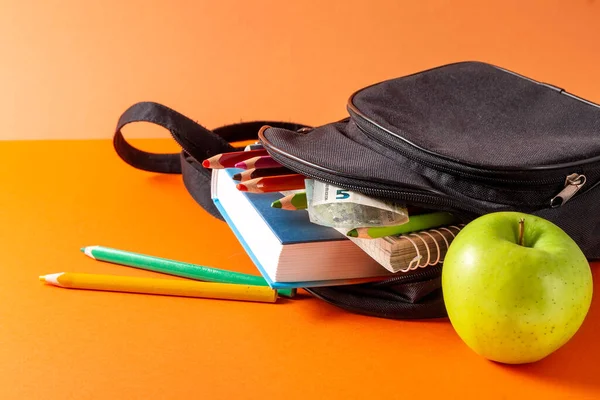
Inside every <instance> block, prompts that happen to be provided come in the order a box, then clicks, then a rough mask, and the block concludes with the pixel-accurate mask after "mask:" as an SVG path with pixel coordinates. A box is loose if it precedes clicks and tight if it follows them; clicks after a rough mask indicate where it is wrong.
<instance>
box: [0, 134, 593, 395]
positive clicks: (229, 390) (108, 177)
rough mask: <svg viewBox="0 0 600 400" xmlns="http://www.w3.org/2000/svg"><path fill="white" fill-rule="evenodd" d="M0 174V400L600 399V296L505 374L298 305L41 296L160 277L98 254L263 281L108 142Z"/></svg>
mask: <svg viewBox="0 0 600 400" xmlns="http://www.w3.org/2000/svg"><path fill="white" fill-rule="evenodd" d="M138 144H139V145H140V146H142V147H143V148H145V149H154V150H157V149H160V150H167V148H173V146H172V143H171V141H164V140H150V141H142V142H138ZM0 159H1V160H2V167H1V168H0V182H1V183H2V192H1V195H0V243H2V251H1V252H0V268H1V271H2V279H1V280H0V343H1V345H0V398H1V399H3V400H12V399H27V400H35V399H45V400H48V399H61V400H65V399H77V400H82V399H145V400H152V399H184V398H204V399H241V398H243V399H266V398H269V399H272V398H285V399H296V398H298V399H300V398H303V399H310V398H319V399H334V398H335V399H338V398H339V399H358V398H373V399H378V398H379V399H385V398H400V397H401V398H405V399H411V398H415V399H416V398H511V399H512V398H520V397H521V398H532V399H533V398H540V399H552V398H565V397H566V396H572V397H573V398H599V397H600V379H598V373H599V372H600V371H599V367H598V360H599V359H600V340H598V331H599V330H600V300H599V297H598V296H595V297H594V300H593V304H592V307H591V310H590V313H589V314H588V318H587V319H586V321H585V322H584V325H583V326H582V328H581V329H580V331H579V332H578V333H577V334H576V336H575V337H574V338H573V339H572V340H571V341H570V342H569V343H568V344H567V345H565V346H564V347H563V348H561V349H560V350H558V351H557V352H556V353H554V354H553V355H551V356H549V357H548V358H546V359H544V360H542V361H540V362H538V363H535V364H531V365H524V366H512V367H509V366H503V365H500V364H495V363H492V362H488V361H486V360H484V359H482V358H480V357H479V356H477V355H476V354H475V353H473V352H472V351H470V350H469V349H468V348H467V347H466V346H465V345H464V344H463V343H462V342H461V341H460V339H459V338H458V336H457V335H456V334H455V332H454V331H453V329H452V326H451V325H450V324H449V322H447V321H446V320H436V321H392V320H384V319H377V318H371V317H365V316H359V315H354V314H350V313H348V312H345V311H342V310H340V309H338V308H335V307H333V306H330V305H328V304H326V303H324V302H322V301H320V300H318V299H315V298H312V297H310V296H309V295H308V294H306V293H305V292H303V294H302V295H301V296H300V297H299V298H298V299H297V300H293V301H290V300H288V301H281V302H280V303H277V304H262V303H243V302H233V301H220V300H208V299H189V298H174V297H161V296H150V295H136V294H120V293H106V292H93V291H77V290H68V289H61V288H55V287H48V286H44V285H42V284H41V283H40V282H39V281H38V279H37V277H38V275H41V274H45V273H53V272H59V271H63V270H67V271H74V272H94V273H109V274H127V275H136V276H159V275H158V274H153V273H150V272H145V271H140V270H136V269H133V268H127V267H122V266H116V265H111V264H106V263H100V262H97V261H94V260H91V259H89V258H87V257H85V256H84V255H83V254H81V253H80V251H79V248H80V247H81V246H85V245H93V244H101V245H106V246H112V247H117V248H122V249H128V250H132V251H139V252H142V253H147V254H154V255H157V256H163V257H168V258H174V259H179V260H184V261H189V262H195V263H200V264H205V265H211V266H214V267H220V268H228V269H232V270H237V271H242V272H251V273H256V270H255V269H254V267H253V265H252V264H251V262H250V260H249V258H248V257H247V256H246V255H245V253H244V251H243V249H242V247H241V246H240V245H239V244H238V242H237V241H236V239H235V237H234V236H233V234H232V233H231V232H230V230H229V229H228V227H227V226H226V225H225V224H224V223H222V222H220V221H218V220H216V219H214V218H213V217H211V216H209V215H208V214H207V213H206V212H204V211H203V210H202V209H200V208H199V206H197V205H196V204H195V203H194V201H193V200H192V199H191V197H189V195H188V194H187V192H186V191H185V188H184V187H183V184H182V182H181V177H180V176H164V175H157V174H151V173H146V172H142V171H138V170H135V169H133V168H131V167H129V166H128V165H126V164H124V163H123V162H122V161H121V160H120V159H119V158H118V157H117V156H116V154H115V153H114V151H113V149H112V145H111V143H110V142H109V141H107V140H89V141H50V142H43V141H40V142H38V141H32V142H2V143H0ZM593 270H594V278H595V292H598V293H600V283H599V282H600V264H596V265H594V266H593Z"/></svg>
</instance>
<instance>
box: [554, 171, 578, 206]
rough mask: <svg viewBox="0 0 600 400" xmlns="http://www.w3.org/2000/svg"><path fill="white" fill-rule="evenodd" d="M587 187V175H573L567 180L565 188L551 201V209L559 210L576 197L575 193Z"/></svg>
mask: <svg viewBox="0 0 600 400" xmlns="http://www.w3.org/2000/svg"><path fill="white" fill-rule="evenodd" d="M583 185H585V175H580V174H571V175H569V176H567V179H565V187H564V188H563V190H561V191H560V193H558V194H557V195H556V196H554V197H553V198H552V200H550V207H552V208H557V207H560V206H562V205H563V204H565V203H566V202H567V201H569V200H570V199H571V197H573V196H575V193H577V192H578V191H579V189H581V187H582V186H583Z"/></svg>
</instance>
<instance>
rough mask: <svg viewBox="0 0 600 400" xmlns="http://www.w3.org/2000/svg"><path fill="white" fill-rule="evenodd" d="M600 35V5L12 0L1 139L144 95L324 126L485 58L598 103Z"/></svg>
mask: <svg viewBox="0 0 600 400" xmlns="http://www.w3.org/2000/svg"><path fill="white" fill-rule="evenodd" d="M599 39H600V3H599V2H598V1H596V0H570V1H561V0H536V1H524V0H504V1H481V0H477V1H475V0H456V1H439V0H438V1H393V0H385V1H383V0H373V1H364V0H361V1H359V0H343V1H341V0H335V1H321V0H305V1H295V2H294V1H277V0H259V1H243V0H235V1H234V0H219V1H206V0H205V1H194V0H188V1H184V0H174V1H157V0H126V1H116V0H105V1H80V0H29V1H26V0H24V1H20V0H0V57H2V59H1V62H0V121H2V128H3V129H2V131H1V132H0V138H6V139H25V138H99V137H109V136H111V134H112V131H113V129H114V125H115V123H116V119H117V118H118V116H119V115H120V113H121V112H122V111H123V110H124V109H125V108H127V107H128V106H129V105H131V104H132V103H135V102H138V101H143V100H152V101H157V102H160V103H163V104H165V105H167V106H171V107H172V108H175V109H176V110H179V111H181V112H183V113H184V114H186V115H189V116H190V117H192V118H194V119H197V120H199V121H200V122H201V123H203V124H205V125H206V126H208V127H216V126H219V125H222V124H225V123H229V122H236V121H240V120H252V119H265V118H271V119H280V120H294V121H300V122H303V123H306V124H311V125H316V124H320V123H325V122H328V121H332V120H336V119H338V118H340V117H344V116H345V115H346V111H345V104H346V99H347V98H348V96H349V94H350V93H351V92H352V91H354V90H355V89H358V88H360V87H362V86H364V85H367V84H371V83H375V82H377V81H379V80H382V79H386V78H391V77H396V76H400V75H403V74H408V73H412V72H416V71H419V70H422V69H425V68H430V67H433V66H436V65H439V64H444V63H448V62H454V61H460V60H474V59H477V60H481V61H487V62H491V63H495V64H497V65H499V66H503V67H505V68H508V69H512V70H515V71H516V72H519V73H522V74H524V75H528V76H531V77H532V78H536V79H539V80H542V81H547V82H551V83H555V84H557V85H558V86H561V87H564V88H566V89H567V90H569V91H571V92H573V93H575V94H578V95H580V96H582V97H585V98H588V99H589V100H592V101H596V102H599V101H600V79H598V74H597V72H598V65H600V51H599V50H600V45H599ZM129 132H130V133H129V135H130V136H133V135H136V136H156V135H161V136H162V135H164V134H163V133H161V132H160V130H157V129H153V128H151V127H144V128H139V129H137V128H132V129H130V130H129ZM163 137H164V136H163Z"/></svg>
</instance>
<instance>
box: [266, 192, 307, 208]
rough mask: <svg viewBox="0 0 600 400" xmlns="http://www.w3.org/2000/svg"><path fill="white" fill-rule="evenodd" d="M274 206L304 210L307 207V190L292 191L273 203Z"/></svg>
mask: <svg viewBox="0 0 600 400" xmlns="http://www.w3.org/2000/svg"><path fill="white" fill-rule="evenodd" d="M271 207H273V208H281V209H282V210H304V209H306V207H307V205H306V192H298V193H292V194H289V195H287V196H285V197H282V198H281V199H279V200H275V201H274V202H273V203H271Z"/></svg>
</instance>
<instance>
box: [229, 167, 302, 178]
mask: <svg viewBox="0 0 600 400" xmlns="http://www.w3.org/2000/svg"><path fill="white" fill-rule="evenodd" d="M289 174H295V172H294V171H292V170H291V169H288V168H285V167H280V168H260V169H256V168H252V169H249V170H246V171H244V172H240V173H237V174H234V175H233V176H232V179H233V180H234V181H240V182H245V181H249V180H250V179H254V178H260V177H263V176H276V175H289Z"/></svg>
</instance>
